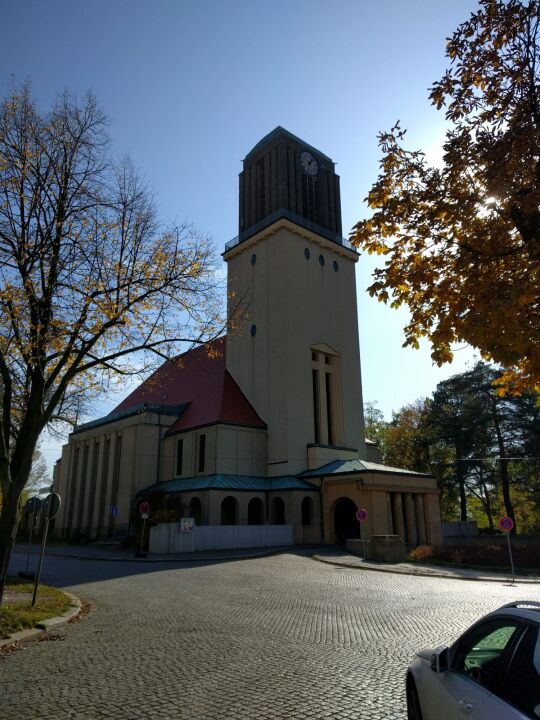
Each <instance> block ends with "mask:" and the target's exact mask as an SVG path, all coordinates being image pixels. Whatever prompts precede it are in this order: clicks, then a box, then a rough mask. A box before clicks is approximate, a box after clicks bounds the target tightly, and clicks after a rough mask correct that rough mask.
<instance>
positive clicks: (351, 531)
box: [334, 497, 360, 545]
mask: <svg viewBox="0 0 540 720" xmlns="http://www.w3.org/2000/svg"><path fill="white" fill-rule="evenodd" d="M356 510H357V507H356V503H354V502H353V501H352V500H351V499H350V498H347V497H341V498H339V500H338V501H337V502H336V504H335V507H334V534H335V542H336V543H337V544H338V545H345V540H349V539H352V538H359V537H360V523H359V522H358V520H357V519H356Z"/></svg>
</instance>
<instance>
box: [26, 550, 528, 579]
mask: <svg viewBox="0 0 540 720" xmlns="http://www.w3.org/2000/svg"><path fill="white" fill-rule="evenodd" d="M13 552H14V553H21V554H25V553H27V552H28V545H24V544H19V545H15V547H14V548H13ZM30 552H31V554H32V555H38V554H39V552H40V547H39V546H38V545H32V547H31V549H30ZM134 552H135V551H134V550H133V549H131V550H122V549H120V548H119V547H117V546H111V545H110V544H99V543H95V544H90V545H80V546H79V545H75V546H73V545H51V546H50V547H47V549H46V551H45V555H46V557H68V558H73V559H77V560H96V561H106V562H135V563H190V562H226V561H227V560H249V559H252V558H259V557H266V556H269V555H278V554H279V553H287V552H289V553H294V554H297V555H304V556H310V557H312V558H313V559H314V560H318V561H319V562H324V563H328V564H330V565H336V566H339V567H347V568H353V569H356V570H375V571H378V572H386V573H397V574H399V575H417V576H424V577H434V578H449V579H457V580H480V581H482V582H498V583H501V582H502V583H509V582H511V579H512V575H511V572H510V569H508V572H507V573H498V572H489V571H487V570H486V571H484V570H469V569H466V568H455V567H446V566H444V565H424V564H423V563H422V564H420V563H375V562H372V561H370V560H363V559H362V558H361V557H358V556H357V555H351V554H349V553H347V552H345V551H342V550H339V549H336V548H327V547H314V546H312V547H311V548H310V547H304V546H298V545H288V546H280V547H261V548H239V549H235V550H208V551H203V552H194V553H176V554H171V555H169V554H159V555H158V554H148V556H147V557H145V558H136V557H134ZM514 581H515V583H516V584H520V585H521V584H524V585H533V584H540V577H535V576H525V575H516V577H515V580H514Z"/></svg>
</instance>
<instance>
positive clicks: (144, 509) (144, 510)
mask: <svg viewBox="0 0 540 720" xmlns="http://www.w3.org/2000/svg"><path fill="white" fill-rule="evenodd" d="M139 512H140V513H141V518H142V521H143V524H142V532H141V544H140V550H139V552H136V553H135V557H146V553H145V552H144V549H143V548H144V531H145V528H146V520H147V518H148V513H149V512H150V503H149V502H147V501H146V500H143V501H142V502H141V503H139Z"/></svg>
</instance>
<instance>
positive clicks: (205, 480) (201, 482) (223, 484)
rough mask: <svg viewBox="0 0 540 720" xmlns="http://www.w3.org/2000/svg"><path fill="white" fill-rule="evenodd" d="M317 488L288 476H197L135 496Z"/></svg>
mask: <svg viewBox="0 0 540 720" xmlns="http://www.w3.org/2000/svg"><path fill="white" fill-rule="evenodd" d="M318 489H319V488H318V487H316V486H315V485H312V484H311V483H309V482H307V481H306V480H301V479H300V478H296V477H293V476H290V475H283V476H281V477H274V478H268V477H257V476H253V475H197V476H195V477H188V478H176V479H175V480H168V481H167V482H160V483H156V484H155V485H151V486H150V487H147V488H144V490H140V491H139V492H138V493H137V495H147V494H148V495H154V494H157V493H173V492H190V491H194V490H256V491H261V490H315V491H318Z"/></svg>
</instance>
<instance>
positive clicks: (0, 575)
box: [0, 488, 19, 605]
mask: <svg viewBox="0 0 540 720" xmlns="http://www.w3.org/2000/svg"><path fill="white" fill-rule="evenodd" d="M10 490H11V492H9V491H10ZM8 493H9V494H8V495H7V497H6V498H5V500H4V502H3V503H2V514H1V515H0V605H2V598H3V597H4V588H5V585H6V580H7V570H8V565H9V559H10V557H11V551H12V550H13V545H14V544H15V536H16V535H17V527H18V525H19V507H18V505H19V498H18V496H17V494H16V493H14V492H13V489H12V488H9V489H8Z"/></svg>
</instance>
